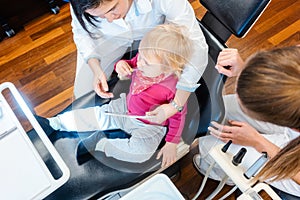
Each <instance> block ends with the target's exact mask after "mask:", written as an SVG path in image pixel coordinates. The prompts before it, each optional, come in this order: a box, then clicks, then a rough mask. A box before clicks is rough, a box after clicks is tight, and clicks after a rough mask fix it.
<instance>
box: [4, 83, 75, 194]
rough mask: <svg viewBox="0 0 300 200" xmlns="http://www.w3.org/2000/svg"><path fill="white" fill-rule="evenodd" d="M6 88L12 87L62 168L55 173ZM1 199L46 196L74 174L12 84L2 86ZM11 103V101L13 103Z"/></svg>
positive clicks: (45, 144)
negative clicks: (71, 173)
mask: <svg viewBox="0 0 300 200" xmlns="http://www.w3.org/2000/svg"><path fill="white" fill-rule="evenodd" d="M4 90H9V91H10V94H12V96H13V99H14V100H15V102H17V104H18V106H17V107H19V108H20V109H21V110H22V111H23V113H24V114H25V116H26V117H27V119H28V120H29V122H30V123H31V125H32V127H33V128H34V129H35V130H36V133H37V134H38V137H39V139H40V141H39V144H40V145H41V146H44V148H45V149H47V151H48V152H49V155H50V156H52V158H53V160H54V161H55V163H56V164H57V168H58V170H59V171H60V173H59V175H58V176H54V175H53V174H52V173H51V171H50V170H49V168H48V166H47V164H46V163H45V162H44V161H43V159H42V157H41V156H40V154H39V152H38V151H37V150H36V148H35V146H34V145H33V143H32V141H31V140H30V138H29V137H28V135H27V133H26V132H25V130H24V128H23V126H22V125H21V123H20V122H19V120H18V118H17V117H16V115H15V113H14V111H13V109H12V107H11V105H10V104H9V103H8V101H7V98H6V97H5V96H4V95H3V91H4ZM0 91H1V95H0V160H1V164H0V177H1V180H0V191H1V192H0V199H43V198H45V197H46V196H48V195H49V194H50V193H52V192H53V191H54V190H56V189H57V188H59V187H60V186H61V185H63V184H64V183H65V182H66V181H67V180H68V179H69V176H70V172H69V169H68V167H67V166H66V164H65V163H64V162H63V160H62V159H61V157H60V155H59V154H58V153H57V151H56V150H55V148H54V147H53V145H52V143H51V142H50V141H49V139H48V137H47V136H46V134H45V133H44V131H43V130H42V128H41V127H40V126H39V124H38V123H37V121H36V120H35V118H34V116H33V115H32V113H31V111H30V110H29V108H28V107H27V105H26V103H25V102H24V100H23V99H22V97H21V95H20V93H19V92H18V91H17V89H16V88H15V86H14V85H13V84H12V83H8V82H6V83H3V84H1V85H0ZM10 103H11V102H10Z"/></svg>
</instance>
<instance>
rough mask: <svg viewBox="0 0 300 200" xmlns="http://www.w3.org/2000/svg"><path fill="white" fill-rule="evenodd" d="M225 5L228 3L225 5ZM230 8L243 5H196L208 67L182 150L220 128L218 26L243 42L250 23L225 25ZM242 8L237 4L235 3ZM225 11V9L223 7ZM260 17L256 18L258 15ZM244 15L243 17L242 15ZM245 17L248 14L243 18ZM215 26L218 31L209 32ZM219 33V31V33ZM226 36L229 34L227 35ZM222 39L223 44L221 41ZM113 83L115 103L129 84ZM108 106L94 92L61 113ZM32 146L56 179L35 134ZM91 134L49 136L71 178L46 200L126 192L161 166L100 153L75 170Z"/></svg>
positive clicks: (213, 1)
mask: <svg viewBox="0 0 300 200" xmlns="http://www.w3.org/2000/svg"><path fill="white" fill-rule="evenodd" d="M226 2H227V3H226ZM234 2H244V1H243V0H229V1H221V0H201V3H203V5H204V6H205V7H207V8H208V12H209V14H207V15H210V16H209V17H205V16H204V18H203V19H204V21H203V22H202V20H201V21H200V20H199V26H200V27H201V29H202V31H203V33H204V35H205V38H206V40H207V43H208V46H209V61H208V66H207V68H206V70H205V72H204V74H203V76H202V78H201V80H200V81H199V82H200V83H201V85H200V87H199V88H198V89H197V90H196V91H195V92H194V93H192V94H191V96H190V98H189V100H188V114H187V118H186V123H185V128H184V131H183V135H182V140H183V142H184V143H185V144H188V145H190V144H191V143H192V142H193V140H194V139H195V138H196V137H200V136H203V135H205V134H206V133H207V127H208V126H209V123H210V121H212V120H214V121H218V122H221V121H222V120H223V117H224V105H223V100H222V88H223V84H224V81H225V80H226V77H225V76H223V75H221V74H219V73H218V72H217V70H215V68H214V66H215V62H216V60H217V56H218V54H219V52H220V51H221V50H222V49H223V48H226V45H225V41H226V40H227V39H228V37H229V36H228V34H225V36H226V37H224V36H222V34H221V35H220V34H219V33H218V32H214V30H217V31H218V28H217V27H219V26H223V28H224V29H227V30H226V31H227V33H228V31H229V32H230V33H235V31H236V33H237V35H240V36H242V35H243V34H244V33H245V32H246V31H247V29H244V28H243V27H245V25H244V24H245V23H246V22H247V23H246V24H248V25H247V27H249V26H251V23H253V21H249V20H246V22H242V24H240V23H233V22H232V19H234V20H237V21H238V19H239V18H238V17H233V18H232V19H229V20H228V19H224V18H226V17H227V16H224V14H226V12H227V14H228V13H229V11H234V12H236V13H235V15H238V16H239V14H240V13H241V12H240V10H239V8H235V3H234ZM247 2H251V3H248V4H251V5H254V2H258V1H257V0H249V1H247ZM240 4H242V3H240ZM226 6H227V7H226ZM258 14H260V13H258ZM245 15H246V14H245ZM247 15H248V16H249V14H247ZM212 18H214V21H215V22H214V23H210V22H209V21H207V20H206V19H210V20H211V19H212ZM216 22H217V23H216ZM248 22H249V23H248ZM216 24H217V27H214V26H215V25H216ZM221 32H222V31H221ZM229 35H230V34H229ZM226 38H227V39H226ZM124 84H125V83H124V82H122V83H121V82H120V81H118V80H117V79H116V78H113V79H111V81H110V83H109V85H110V87H111V90H112V91H113V93H114V94H115V96H116V97H118V93H121V92H126V90H124V88H127V89H128V88H129V82H126V84H127V85H126V84H125V85H124ZM108 101H109V100H107V99H101V98H99V97H98V96H96V94H95V93H94V92H91V93H88V94H86V95H85V96H83V97H81V98H79V99H76V100H75V101H74V102H73V103H72V105H70V106H69V107H68V108H66V109H65V110H63V111H62V112H65V111H67V110H70V109H74V108H84V107H88V106H94V105H101V104H104V103H108ZM28 134H29V135H30V137H31V139H32V141H33V142H34V145H35V146H36V147H37V149H39V153H40V154H41V155H42V157H43V159H44V160H45V162H46V163H47V166H48V167H49V168H51V170H50V171H51V172H52V174H53V176H54V177H59V176H60V172H59V170H58V169H57V167H56V165H55V163H54V161H53V159H52V158H51V156H49V153H47V152H46V151H45V148H43V146H42V145H41V144H40V142H39V139H38V137H37V135H36V133H35V131H34V130H31V131H30V132H29V133H28ZM89 134H91V133H90V132H86V133H75V132H71V133H67V132H57V133H56V134H55V135H51V136H50V140H51V141H52V143H53V144H54V146H55V148H56V149H57V151H58V152H59V154H60V155H61V157H62V158H63V160H64V161H65V163H66V164H67V166H68V167H69V169H70V172H71V176H70V179H69V180H68V182H67V183H66V184H64V185H63V186H62V187H60V188H59V189H57V190H56V191H55V192H53V193H52V194H50V195H49V196H48V197H47V198H46V199H96V198H98V197H101V196H103V195H105V194H107V193H109V192H112V191H116V190H119V189H123V188H127V187H130V186H132V185H134V184H135V183H137V182H139V181H141V180H143V179H144V178H145V177H147V176H149V174H151V173H153V172H154V171H155V170H158V169H159V168H160V165H161V160H156V159H155V157H156V154H155V155H153V156H152V158H150V159H149V160H148V161H146V162H144V163H129V162H124V161H119V160H116V159H114V158H108V157H106V156H105V155H104V154H103V153H101V152H97V153H96V154H95V157H96V159H90V160H88V161H87V162H86V163H84V164H82V165H78V163H77V160H76V156H75V151H76V145H77V143H78V142H79V141H80V139H82V138H84V137H86V136H88V135H89ZM106 134H107V136H108V137H111V138H113V137H128V135H127V134H126V133H124V132H122V131H120V130H116V131H107V132H106Z"/></svg>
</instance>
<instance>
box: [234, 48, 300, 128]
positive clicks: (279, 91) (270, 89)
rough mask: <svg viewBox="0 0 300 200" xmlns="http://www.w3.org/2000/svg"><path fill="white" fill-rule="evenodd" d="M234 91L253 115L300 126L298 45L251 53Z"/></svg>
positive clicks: (292, 126) (278, 123) (260, 118)
mask: <svg viewBox="0 0 300 200" xmlns="http://www.w3.org/2000/svg"><path fill="white" fill-rule="evenodd" d="M236 91H237V94H238V96H239V99H240V101H241V104H242V106H243V107H245V108H246V109H247V110H249V111H250V113H252V114H253V115H254V116H253V117H255V118H257V119H259V120H262V121H267V122H271V123H274V124H277V125H281V126H286V127H290V128H296V129H300V47H299V46H293V47H285V48H278V49H273V50H269V51H262V52H258V53H256V54H254V55H253V56H252V57H250V58H249V59H248V61H247V62H246V64H245V69H244V70H243V71H242V72H241V74H240V76H239V78H238V81H237V88H236Z"/></svg>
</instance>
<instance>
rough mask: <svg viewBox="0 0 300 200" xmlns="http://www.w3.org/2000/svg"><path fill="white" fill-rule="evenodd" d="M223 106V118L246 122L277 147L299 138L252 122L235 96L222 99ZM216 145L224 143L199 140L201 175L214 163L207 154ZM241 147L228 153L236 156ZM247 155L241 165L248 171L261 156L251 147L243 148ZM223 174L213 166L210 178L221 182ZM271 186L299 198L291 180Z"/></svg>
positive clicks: (233, 147) (299, 189)
mask: <svg viewBox="0 0 300 200" xmlns="http://www.w3.org/2000/svg"><path fill="white" fill-rule="evenodd" d="M223 99H224V104H225V118H226V119H227V120H237V121H243V122H247V123H248V124H250V125H251V126H253V127H254V128H255V129H256V130H257V131H259V132H260V133H262V134H263V136H264V137H265V138H267V139H268V140H269V141H271V142H272V143H274V144H275V145H277V146H279V147H284V146H285V145H286V144H287V143H288V142H289V141H291V140H292V139H294V138H296V137H298V136H299V132H296V131H293V130H292V129H290V128H287V127H282V126H277V125H274V124H271V123H266V122H262V121H257V120H254V119H252V118H250V117H248V116H246V115H245V114H244V113H243V112H242V110H241V109H240V106H239V105H238V102H237V98H236V96H235V95H226V96H224V97H223ZM218 144H225V143H224V142H222V141H220V140H218V139H217V138H215V137H214V136H212V135H209V136H205V137H201V138H199V152H200V157H201V159H200V168H201V173H203V174H205V172H206V170H207V169H208V167H209V166H210V164H211V163H212V162H213V161H214V160H213V158H212V157H211V156H210V155H209V154H208V152H209V151H210V149H211V148H212V147H213V146H215V145H218ZM240 148H242V146H240V145H235V144H231V145H230V147H229V149H228V152H231V153H232V154H234V155H235V154H236V153H237V152H238V151H239V150H240ZM245 148H246V149H247V153H246V155H245V157H244V158H243V161H242V163H241V165H242V166H243V167H244V168H245V169H248V168H249V167H250V166H251V165H252V164H253V163H254V162H255V161H256V160H257V159H258V158H259V156H260V155H261V154H260V153H258V152H257V151H256V150H255V149H254V148H252V147H245ZM224 175H225V173H224V171H223V170H222V169H221V168H220V166H218V165H215V167H214V169H213V170H212V171H211V173H210V176H209V177H210V178H212V179H215V180H221V179H222V178H223V177H224ZM228 184H230V185H232V184H233V183H232V181H228ZM271 185H272V186H274V187H276V188H278V189H280V190H282V191H284V192H287V193H290V194H293V195H296V196H300V186H299V185H298V184H296V183H295V182H294V181H292V180H284V181H277V182H273V183H272V184H271Z"/></svg>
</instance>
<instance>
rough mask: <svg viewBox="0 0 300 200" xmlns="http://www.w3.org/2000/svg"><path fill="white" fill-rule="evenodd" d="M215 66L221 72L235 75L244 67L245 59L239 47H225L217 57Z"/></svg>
mask: <svg viewBox="0 0 300 200" xmlns="http://www.w3.org/2000/svg"><path fill="white" fill-rule="evenodd" d="M215 68H216V69H217V70H218V72H219V73H221V74H224V75H226V76H228V77H234V76H237V75H239V73H240V72H241V71H242V70H243V68H244V61H243V59H242V58H241V56H240V54H239V52H238V50H237V49H230V48H227V49H223V50H222V51H221V52H220V54H219V56H218V59H217V64H216V66H215Z"/></svg>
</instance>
